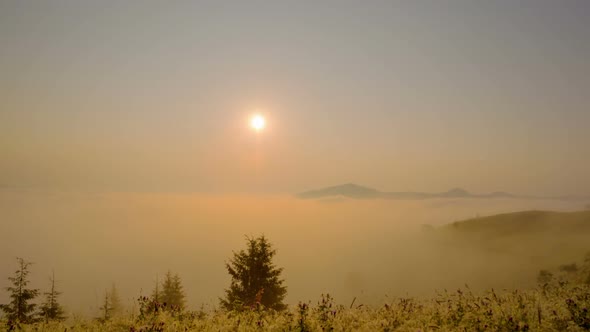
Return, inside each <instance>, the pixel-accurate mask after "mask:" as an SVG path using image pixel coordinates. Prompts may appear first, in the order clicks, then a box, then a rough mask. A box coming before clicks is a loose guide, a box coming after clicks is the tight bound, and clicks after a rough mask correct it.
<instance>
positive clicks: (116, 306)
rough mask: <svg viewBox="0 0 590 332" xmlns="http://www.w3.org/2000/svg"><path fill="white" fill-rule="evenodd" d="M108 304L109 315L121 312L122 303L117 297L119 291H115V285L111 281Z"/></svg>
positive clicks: (116, 314)
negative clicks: (109, 308) (109, 307)
mask: <svg viewBox="0 0 590 332" xmlns="http://www.w3.org/2000/svg"><path fill="white" fill-rule="evenodd" d="M109 304H110V306H111V315H112V316H118V315H120V314H122V313H123V309H124V308H123V304H122V303H121V298H120V297H119V291H117V286H115V284H114V283H113V285H112V286H111V290H110V291H109Z"/></svg>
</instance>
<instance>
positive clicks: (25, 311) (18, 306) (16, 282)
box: [0, 258, 39, 324]
mask: <svg viewBox="0 0 590 332" xmlns="http://www.w3.org/2000/svg"><path fill="white" fill-rule="evenodd" d="M16 260H17V262H18V270H16V271H15V273H14V277H9V278H8V280H10V282H11V283H12V286H9V287H6V290H7V291H8V292H10V299H11V300H10V303H9V304H2V305H0V309H1V310H2V311H4V313H5V314H6V317H7V318H8V321H9V322H14V323H25V324H27V323H33V322H35V320H36V315H35V307H36V305H35V304H33V303H30V301H31V300H34V299H35V298H36V297H37V295H39V290H38V289H31V288H27V286H28V284H29V279H28V276H29V267H30V266H31V264H32V263H30V262H27V261H25V260H24V259H22V258H17V259H16Z"/></svg>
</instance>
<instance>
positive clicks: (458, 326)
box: [0, 281, 590, 332]
mask: <svg viewBox="0 0 590 332" xmlns="http://www.w3.org/2000/svg"><path fill="white" fill-rule="evenodd" d="M589 309H590V287H589V286H588V285H586V284H579V285H573V284H569V283H567V282H563V281H551V282H550V283H547V284H544V285H543V286H540V287H539V288H537V289H534V290H528V291H518V290H516V291H510V292H509V291H503V292H496V291H494V290H490V291H488V292H484V293H480V294H474V293H472V292H471V290H469V288H465V289H462V290H457V291H454V292H447V291H445V292H441V293H439V294H436V295H435V296H433V297H432V298H430V299H426V300H416V299H412V298H398V299H396V300H393V301H392V302H390V303H387V304H385V305H383V306H379V307H370V306H364V305H362V304H354V305H351V306H346V307H345V306H342V305H336V304H334V300H333V299H332V297H330V296H329V295H322V296H321V298H320V300H319V301H318V302H317V303H313V304H311V303H299V304H298V305H297V306H293V307H290V308H289V310H286V311H284V312H280V313H279V312H274V311H268V310H263V309H262V308H256V309H252V310H247V311H243V312H224V311H220V310H212V311H208V312H206V311H197V312H184V313H178V312H176V313H171V312H168V311H165V310H163V311H159V312H158V313H155V314H154V313H152V314H145V315H141V316H140V315H129V316H126V317H119V318H116V319H112V320H109V321H107V322H99V321H96V320H84V319H70V321H67V322H64V323H49V324H45V323H38V324H32V325H23V326H20V327H16V328H17V330H20V331H55V332H57V331H59V332H64V331H96V332H103V331H129V332H139V331H141V332H148V331H154V332H155V331H159V332H172V331H174V332H177V331H588V330H590V313H589ZM0 327H2V329H3V330H7V329H8V326H7V325H6V322H3V323H2V324H0Z"/></svg>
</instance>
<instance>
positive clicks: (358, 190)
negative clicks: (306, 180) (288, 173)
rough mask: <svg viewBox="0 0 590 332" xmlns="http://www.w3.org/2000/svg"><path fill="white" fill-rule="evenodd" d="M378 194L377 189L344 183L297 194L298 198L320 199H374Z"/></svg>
mask: <svg viewBox="0 0 590 332" xmlns="http://www.w3.org/2000/svg"><path fill="white" fill-rule="evenodd" d="M379 194H380V192H379V191H378V190H377V189H373V188H369V187H363V186H360V185H358V184H354V183H345V184H341V185H337V186H332V187H327V188H323V189H319V190H311V191H306V192H304V193H301V194H299V195H298V196H299V197H300V198H322V197H328V196H343V197H349V198H375V197H378V196H379Z"/></svg>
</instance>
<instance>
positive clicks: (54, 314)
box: [40, 273, 66, 322]
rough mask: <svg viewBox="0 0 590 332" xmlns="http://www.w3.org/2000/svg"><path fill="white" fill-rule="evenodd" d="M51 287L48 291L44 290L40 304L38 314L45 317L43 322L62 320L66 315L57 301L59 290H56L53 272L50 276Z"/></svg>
mask: <svg viewBox="0 0 590 332" xmlns="http://www.w3.org/2000/svg"><path fill="white" fill-rule="evenodd" d="M49 280H50V282H51V289H50V290H49V292H45V293H44V295H45V302H43V304H42V305H41V308H40V314H41V316H42V317H43V318H44V319H45V322H49V321H52V320H55V321H63V320H64V319H65V318H66V317H65V314H64V310H63V308H62V306H61V305H60V304H59V302H58V301H57V298H58V297H59V295H61V292H58V291H57V289H56V286H55V273H52V275H51V278H50V279H49Z"/></svg>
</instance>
